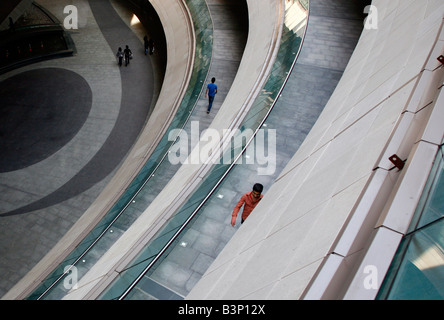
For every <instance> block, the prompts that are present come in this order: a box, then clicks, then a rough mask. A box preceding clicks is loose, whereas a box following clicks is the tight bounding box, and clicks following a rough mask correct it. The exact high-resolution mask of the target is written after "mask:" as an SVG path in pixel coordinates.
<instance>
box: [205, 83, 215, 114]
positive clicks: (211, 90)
mask: <svg viewBox="0 0 444 320" xmlns="http://www.w3.org/2000/svg"><path fill="white" fill-rule="evenodd" d="M215 82H216V78H214V77H213V78H212V79H211V83H209V84H208V86H207V91H206V92H205V98H206V97H207V95H208V110H207V113H210V111H211V107H212V106H213V101H214V97H215V96H216V93H217V85H216V84H215Z"/></svg>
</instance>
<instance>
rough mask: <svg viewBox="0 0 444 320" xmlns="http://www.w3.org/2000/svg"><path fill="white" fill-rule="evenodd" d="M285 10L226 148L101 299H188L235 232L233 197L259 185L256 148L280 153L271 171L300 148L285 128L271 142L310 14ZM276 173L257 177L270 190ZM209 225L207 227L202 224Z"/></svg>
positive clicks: (294, 4) (295, 5) (296, 7)
mask: <svg viewBox="0 0 444 320" xmlns="http://www.w3.org/2000/svg"><path fill="white" fill-rule="evenodd" d="M285 9H286V18H285V24H284V30H283V33H282V38H281V43H280V48H279V51H278V55H277V58H276V61H275V63H274V64H273V67H272V70H271V73H270V75H269V77H268V79H267V81H266V84H265V85H264V87H263V89H262V90H261V92H260V94H259V96H258V97H257V98H256V99H255V102H254V103H253V106H252V107H251V109H250V110H249V112H248V114H247V116H246V117H245V119H244V120H243V122H242V124H241V125H240V127H239V130H238V131H237V133H236V135H235V136H234V137H233V139H232V143H231V145H230V146H229V147H228V148H227V149H226V150H225V151H224V153H223V155H221V157H220V159H219V161H218V162H217V163H216V164H214V165H213V167H212V169H211V171H210V172H209V173H208V174H207V175H206V177H205V179H204V180H203V181H202V182H201V183H200V185H199V186H198V187H197V189H196V191H195V192H194V193H193V194H192V195H191V196H190V197H189V198H188V199H187V201H186V202H185V203H184V205H182V207H181V208H179V209H178V210H177V211H176V212H175V213H174V215H173V216H172V218H171V219H169V221H168V222H167V223H166V224H165V225H164V227H163V228H162V229H161V230H160V231H159V232H158V233H157V234H156V236H155V237H153V239H152V240H150V241H149V243H148V244H147V245H146V246H145V248H144V249H143V250H142V251H141V253H140V254H139V255H138V256H137V257H136V258H135V259H134V260H133V261H132V262H131V263H130V264H129V265H128V267H127V268H126V269H125V270H123V271H122V272H120V273H119V276H118V277H117V278H116V280H115V281H114V282H113V283H112V284H111V285H110V286H109V287H108V289H107V290H106V291H105V292H104V293H103V294H102V296H101V297H100V299H104V300H109V299H168V297H169V298H170V299H181V298H183V297H184V296H186V295H187V293H189V291H190V289H191V288H192V287H193V284H195V283H196V282H197V281H198V279H199V278H200V277H201V276H202V274H203V273H204V272H205V271H206V267H208V266H209V263H211V261H213V260H214V259H215V258H216V256H217V254H218V253H219V252H220V250H222V248H223V246H224V245H225V244H226V243H227V242H228V240H229V239H230V237H231V236H232V235H233V234H234V232H235V230H236V229H235V228H233V227H232V226H231V225H230V224H229V221H230V220H231V210H232V208H233V207H234V205H235V203H237V201H238V200H239V199H238V195H239V194H242V192H245V191H250V190H251V187H252V185H253V184H254V182H257V179H258V174H257V173H258V172H259V171H258V170H260V169H265V168H264V167H263V164H264V163H265V162H264V161H258V158H259V157H258V154H257V151H258V146H262V147H264V146H265V148H266V149H267V150H268V151H270V152H272V153H273V152H274V151H273V150H272V149H273V148H270V146H271V144H274V143H276V144H275V147H276V150H277V149H279V150H285V152H286V155H284V156H283V158H285V160H282V159H271V157H270V159H268V160H269V163H268V165H270V166H273V165H276V162H279V161H281V160H282V161H281V162H285V161H288V159H289V158H290V155H292V154H294V152H296V150H297V148H298V146H299V145H297V144H288V143H287V141H288V139H294V135H295V132H294V131H291V132H290V131H288V132H285V130H283V131H280V133H282V134H281V135H280V137H279V138H278V139H276V140H274V139H273V138H274V137H275V133H276V131H277V130H279V129H283V128H282V127H281V124H282V123H283V122H282V121H281V120H282V113H279V109H280V108H281V109H284V116H285V113H286V112H291V107H290V109H288V108H289V106H288V105H286V104H285V103H282V104H280V103H279V100H278V98H279V96H280V94H281V93H282V90H283V89H284V87H285V84H286V82H287V80H288V76H289V74H290V73H291V71H292V69H293V66H294V64H295V62H296V59H297V56H298V53H299V50H300V49H301V45H302V40H303V37H304V35H305V29H306V23H307V19H308V10H306V9H305V8H304V7H303V6H302V5H301V4H300V3H299V1H291V2H286V8H285ZM289 26H291V28H289ZM274 123H275V125H273V124H274ZM271 147H272V146H271ZM262 156H263V155H261V157H262ZM251 157H254V158H255V159H252V158H251ZM262 160H263V159H262ZM280 168H281V169H282V168H283V164H281V166H280ZM265 171H266V170H265ZM279 172H280V170H279V169H276V168H274V170H270V172H266V174H264V175H263V176H262V178H260V179H262V181H267V183H268V184H271V183H272V181H273V180H274V179H275V178H276V177H277V175H278V174H279ZM227 219H228V220H227ZM208 221H211V226H210V225H209V224H206V222H208ZM198 247H199V248H198ZM193 257H194V259H193ZM190 261H193V262H190Z"/></svg>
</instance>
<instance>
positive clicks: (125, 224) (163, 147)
mask: <svg viewBox="0 0 444 320" xmlns="http://www.w3.org/2000/svg"><path fill="white" fill-rule="evenodd" d="M186 4H187V6H188V9H189V11H190V13H191V15H192V19H193V24H194V29H195V35H196V51H195V57H194V65H193V69H192V75H191V79H190V82H189V85H188V88H187V90H186V93H185V95H184V98H183V100H182V102H181V104H180V106H179V108H178V111H177V113H176V115H175V116H174V118H173V120H172V122H171V124H170V125H169V127H168V130H167V131H166V133H165V134H164V136H163V138H162V139H161V141H160V143H159V144H158V145H157V147H156V148H155V150H154V151H153V153H152V155H151V156H150V158H149V159H148V161H147V162H146V163H145V165H144V166H143V168H142V169H141V170H140V172H139V174H138V175H137V177H136V178H135V179H134V180H133V181H132V182H131V184H130V186H129V187H128V188H127V190H126V191H125V192H124V194H123V195H122V196H121V197H120V199H119V200H118V201H117V202H116V203H115V204H114V205H113V207H112V208H111V209H110V210H109V212H107V213H106V215H105V216H104V218H103V219H102V220H101V221H100V222H99V223H98V224H97V225H96V226H95V227H94V229H93V230H92V231H91V232H90V233H89V234H88V235H87V236H86V237H85V238H84V239H83V240H82V242H81V243H80V244H79V245H78V246H77V247H76V248H75V249H74V250H73V251H72V252H71V253H70V254H69V255H68V256H67V258H66V259H64V261H63V262H62V263H60V264H59V266H58V267H57V268H56V269H55V270H54V271H53V272H52V273H51V274H50V275H49V276H48V277H47V278H46V279H45V280H44V281H43V282H42V284H41V285H40V286H39V287H38V288H37V289H36V290H34V292H33V293H32V294H31V295H30V296H29V297H28V299H30V300H33V299H53V300H55V299H60V298H62V297H63V296H65V295H66V293H67V292H68V291H69V289H71V287H70V286H69V285H66V283H65V281H68V279H69V277H70V276H71V272H72V271H73V270H75V271H76V277H77V279H78V280H80V279H81V278H82V277H83V276H84V275H85V274H86V273H87V272H88V271H89V270H90V268H91V267H92V266H93V265H94V264H95V263H96V262H97V261H98V260H99V259H100V257H101V256H102V255H103V254H104V253H105V252H106V251H107V250H108V248H110V247H111V246H112V245H113V244H114V243H115V242H116V241H117V239H118V238H119V237H120V236H121V235H122V234H123V233H124V232H125V231H126V230H127V229H128V228H129V227H130V226H131V224H132V223H133V222H134V221H135V220H136V219H137V218H138V217H139V216H140V215H141V214H142V212H143V211H144V210H145V209H146V208H147V207H148V206H149V204H150V203H151V202H152V200H153V199H154V198H155V197H156V196H157V194H158V193H159V192H160V191H161V190H162V189H163V186H165V185H166V184H167V182H168V181H169V178H170V177H171V176H172V175H173V174H174V172H175V171H176V170H177V169H178V168H179V165H173V164H171V163H170V162H169V161H168V159H167V158H166V157H167V155H168V151H169V149H170V148H171V146H172V145H173V144H174V139H171V136H170V133H171V132H172V130H177V129H178V128H184V127H185V125H186V123H187V121H188V119H189V117H190V115H191V114H192V112H193V110H194V109H195V106H196V105H197V101H198V99H199V97H200V95H201V93H202V90H203V84H204V81H205V79H206V77H207V74H208V71H209V67H210V62H211V56H212V41H213V27H212V21H211V19H210V15H209V11H208V7H207V6H206V3H205V1H204V0H186ZM74 267H75V269H74Z"/></svg>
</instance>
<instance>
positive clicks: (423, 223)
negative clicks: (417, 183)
mask: <svg viewBox="0 0 444 320" xmlns="http://www.w3.org/2000/svg"><path fill="white" fill-rule="evenodd" d="M377 299H380V300H382V299H386V300H443V299H444V153H443V147H442V146H441V147H440V148H439V151H438V154H437V156H436V159H435V163H434V165H433V168H432V171H431V172H430V176H429V179H428V181H427V184H426V186H425V188H424V191H423V194H422V196H421V199H420V201H419V203H418V206H417V209H416V212H415V214H414V217H413V219H412V222H411V224H410V227H409V230H408V233H407V234H406V236H405V237H404V238H403V239H402V241H401V244H400V246H399V248H398V251H397V253H396V255H395V257H394V258H393V261H392V264H391V266H390V268H389V270H388V272H387V275H386V277H385V279H384V282H383V284H382V286H381V289H380V291H379V293H378V296H377Z"/></svg>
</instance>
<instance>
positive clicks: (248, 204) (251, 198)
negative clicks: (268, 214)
mask: <svg viewBox="0 0 444 320" xmlns="http://www.w3.org/2000/svg"><path fill="white" fill-rule="evenodd" d="M263 189H264V186H263V185H262V184H260V183H256V184H255V185H254V186H253V190H252V191H250V192H247V193H245V194H244V195H243V196H242V197H241V199H240V200H239V202H238V203H237V204H236V206H235V207H234V210H233V213H232V214H231V225H232V226H233V227H234V225H235V224H236V219H237V214H238V213H239V211H240V209H241V208H242V206H244V210H243V211H242V219H241V224H242V223H244V221H245V219H247V217H248V216H249V215H250V213H251V211H253V209H254V208H256V206H257V204H258V203H259V201H261V199H262V198H263V197H264V195H263V194H262V190H263Z"/></svg>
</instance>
